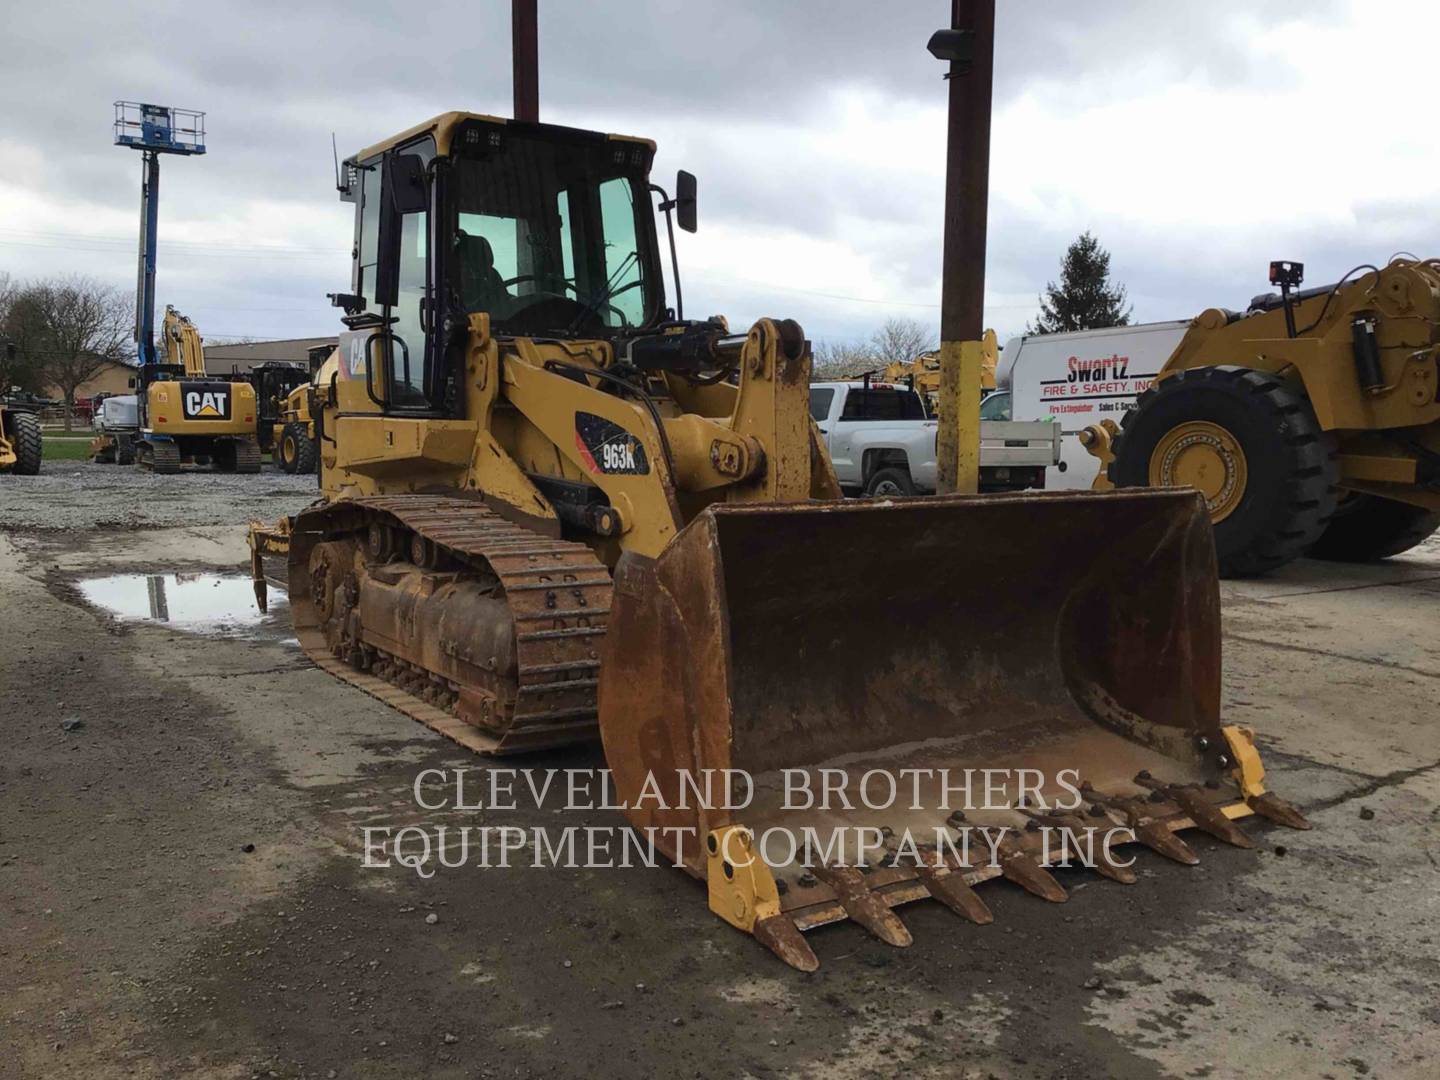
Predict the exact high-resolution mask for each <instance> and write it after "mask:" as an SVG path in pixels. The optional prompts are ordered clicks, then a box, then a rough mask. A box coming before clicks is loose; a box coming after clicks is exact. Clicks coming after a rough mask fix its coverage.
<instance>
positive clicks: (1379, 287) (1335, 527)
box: [1086, 258, 1440, 577]
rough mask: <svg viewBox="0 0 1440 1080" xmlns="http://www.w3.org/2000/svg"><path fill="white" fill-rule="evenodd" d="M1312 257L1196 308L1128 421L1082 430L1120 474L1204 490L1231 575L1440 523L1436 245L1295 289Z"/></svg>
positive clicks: (1386, 551)
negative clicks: (1238, 296) (1243, 302)
mask: <svg viewBox="0 0 1440 1080" xmlns="http://www.w3.org/2000/svg"><path fill="white" fill-rule="evenodd" d="M1302 272H1303V267H1302V266H1301V265H1300V264H1299V263H1291V262H1275V263H1271V265H1270V283H1271V284H1272V285H1277V286H1279V288H1280V292H1279V294H1274V293H1271V294H1268V295H1263V296H1258V297H1256V298H1255V299H1254V300H1253V301H1251V303H1250V306H1249V308H1248V309H1247V310H1246V312H1245V313H1244V314H1243V315H1242V314H1237V313H1235V312H1232V311H1226V310H1224V309H1222V308H1211V309H1210V310H1208V311H1205V312H1202V313H1201V314H1200V315H1198V316H1197V317H1196V318H1195V320H1194V321H1193V322H1192V324H1191V326H1190V330H1189V331H1188V332H1187V333H1186V335H1185V337H1184V338H1183V339H1182V340H1181V342H1180V344H1179V345H1178V346H1177V347H1176V349H1175V352H1174V354H1173V355H1172V356H1171V357H1170V359H1169V360H1168V361H1167V362H1166V364H1165V366H1164V368H1163V369H1161V371H1160V373H1159V375H1158V376H1157V378H1156V380H1155V383H1154V385H1153V386H1152V387H1151V388H1150V389H1149V390H1147V391H1146V392H1145V393H1144V394H1142V395H1141V396H1140V399H1139V400H1138V401H1137V402H1136V404H1135V407H1134V408H1133V409H1132V410H1131V411H1130V412H1128V413H1127V414H1126V416H1125V419H1124V423H1123V426H1122V427H1121V428H1120V430H1119V432H1118V433H1115V432H1109V431H1105V430H1102V429H1099V428H1095V429H1091V430H1090V431H1089V432H1087V435H1086V445H1087V447H1088V448H1089V449H1090V451H1091V453H1092V454H1095V455H1096V456H1097V457H1100V458H1101V460H1102V461H1106V460H1108V461H1109V465H1108V470H1107V475H1108V479H1109V481H1110V482H1111V483H1112V484H1113V485H1114V486H1118V487H1131V486H1141V485H1150V486H1154V487H1160V486H1189V487H1193V488H1195V489H1196V490H1198V491H1199V492H1201V494H1203V495H1204V497H1205V500H1206V504H1207V508H1208V510H1209V512H1210V517H1211V519H1212V520H1213V521H1214V523H1215V543H1216V547H1217V549H1218V552H1219V561H1220V570H1221V573H1222V574H1225V575H1227V576H1236V577H1243V576H1249V575H1254V574H1261V573H1265V572H1266V571H1269V570H1273V569H1275V568H1276V567H1279V566H1282V565H1284V564H1285V563H1287V562H1289V561H1290V560H1292V559H1295V558H1297V557H1299V556H1301V555H1305V554H1308V555H1310V556H1312V557H1316V558H1322V559H1338V560H1342V561H1352V562H1366V561H1370V560H1374V559H1383V558H1386V557H1388V556H1391V555H1398V554H1399V553H1400V552H1402V551H1407V550H1409V549H1410V548H1412V547H1414V546H1415V545H1416V544H1419V543H1420V542H1421V541H1423V540H1424V539H1425V538H1426V537H1428V536H1430V535H1431V534H1432V533H1434V532H1435V531H1436V530H1437V529H1440V260H1435V259H1430V260H1426V261H1423V262H1422V261H1417V260H1414V259H1409V258H1397V259H1394V260H1393V261H1391V262H1390V264H1389V265H1388V266H1385V267H1384V268H1383V269H1382V268H1379V267H1375V266H1359V267H1356V268H1355V269H1354V270H1352V271H1351V272H1350V273H1349V274H1347V275H1346V276H1345V278H1342V279H1341V280H1340V281H1339V282H1338V283H1336V284H1334V285H1329V286H1325V287H1322V288H1318V289H1307V290H1304V291H1301V292H1292V291H1291V290H1292V289H1294V288H1295V287H1296V286H1298V285H1299V284H1301V278H1302ZM1112 436H1114V437H1112ZM1112 455H1113V456H1112Z"/></svg>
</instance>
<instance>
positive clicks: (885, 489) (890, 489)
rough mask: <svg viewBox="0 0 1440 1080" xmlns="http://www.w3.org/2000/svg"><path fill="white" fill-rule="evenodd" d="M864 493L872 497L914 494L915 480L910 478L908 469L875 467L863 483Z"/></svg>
mask: <svg viewBox="0 0 1440 1080" xmlns="http://www.w3.org/2000/svg"><path fill="white" fill-rule="evenodd" d="M865 494H866V495H868V496H869V497H870V498H872V499H886V498H893V497H895V496H896V495H914V494H915V482H914V481H913V480H911V479H910V470H909V469H876V470H875V473H874V475H873V476H871V477H870V480H869V482H867V483H866V485H865Z"/></svg>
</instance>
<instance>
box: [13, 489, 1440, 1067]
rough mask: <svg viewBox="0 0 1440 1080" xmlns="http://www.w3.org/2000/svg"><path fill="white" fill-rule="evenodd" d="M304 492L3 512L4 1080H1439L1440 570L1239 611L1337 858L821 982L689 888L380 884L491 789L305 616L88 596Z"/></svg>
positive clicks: (1244, 714)
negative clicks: (388, 836)
mask: <svg viewBox="0 0 1440 1080" xmlns="http://www.w3.org/2000/svg"><path fill="white" fill-rule="evenodd" d="M312 495H313V487H311V486H309V485H308V484H307V483H306V482H304V481H296V480H294V479H292V478H282V477H277V476H276V475H275V474H273V473H268V474H266V475H262V476H259V477H248V478H238V477H226V478H221V479H218V480H217V479H216V478H214V477H209V476H206V477H182V478H179V479H177V480H174V481H171V482H167V483H165V484H164V485H163V487H162V486H161V485H159V484H158V483H157V482H156V480H155V479H154V478H150V477H146V476H144V475H143V474H139V473H137V472H136V471H134V470H120V469H115V468H108V469H107V468H105V467H99V466H89V465H75V466H70V465H66V466H64V467H63V468H60V469H57V470H55V471H52V472H50V473H48V474H47V475H44V476H41V477H38V478H34V479H30V478H19V477H0V522H4V523H6V526H7V527H6V530H5V532H4V534H3V535H0V611H3V612H4V618H3V619H0V723H3V727H4V734H5V749H6V752H5V753H4V754H3V755H0V910H3V918H0V1046H3V1047H5V1050H4V1053H3V1054H0V1076H4V1077H11V1076H34V1077H51V1076H92V1077H109V1076H137V1077H176V1076H196V1077H250V1076H282V1077H298V1076H307V1077H308V1076H315V1077H324V1076H341V1077H348V1076H374V1077H415V1076H439V1077H475V1076H495V1077H542V1076H543V1077H549V1076H594V1075H613V1076H645V1075H665V1076H697V1077H731V1076H755V1077H764V1076H799V1077H804V1076H816V1077H819V1076H825V1077H857V1076H890V1075H896V1074H903V1075H907V1076H935V1077H952V1076H975V1077H986V1076H992V1075H993V1076H1001V1077H1010V1076H1025V1077H1028V1076H1037V1077H1052V1076H1057V1077H1058V1076H1064V1077H1099V1076H1112V1077H1161V1076H1175V1077H1230V1076H1242V1075H1243V1076H1272V1077H1290V1076H1316V1077H1319V1076H1329V1077H1336V1078H1344V1077H1357V1076H1367V1075H1369V1076H1383V1077H1392V1076H1416V1077H1419V1076H1433V1075H1434V1071H1433V1070H1434V1061H1435V1059H1436V1057H1437V1055H1440V996H1437V993H1436V987H1437V986H1440V834H1437V821H1440V724H1437V708H1436V703H1437V700H1440V694H1437V691H1440V634H1437V630H1440V618H1437V616H1436V610H1437V601H1440V544H1436V543H1434V542H1432V543H1431V544H1430V545H1428V546H1427V547H1426V548H1424V549H1422V550H1421V551H1419V552H1417V553H1412V554H1411V555H1410V556H1409V557H1407V558H1404V559H1397V560H1394V561H1393V562H1391V563H1390V564H1388V565H1385V566H1376V567H1365V568H1355V567H1337V566H1332V565H1324V564H1319V563H1301V564H1297V565H1295V566H1293V567H1291V568H1289V569H1288V570H1287V571H1286V572H1284V573H1282V574H1280V575H1278V576H1276V577H1274V578H1271V579H1268V580H1265V581H1261V582H1253V583H1245V584H1228V585H1227V586H1226V587H1225V614H1226V636H1227V651H1226V670H1225V708H1226V712H1227V715H1228V716H1229V717H1230V718H1232V719H1235V720H1239V721H1242V722H1245V723H1250V724H1253V725H1254V726H1255V727H1256V728H1258V729H1259V730H1260V732H1261V736H1262V745H1263V748H1264V750H1265V752H1266V761H1267V764H1268V766H1269V768H1270V771H1271V780H1272V782H1273V786H1274V787H1275V788H1276V789H1277V790H1279V791H1281V792H1282V793H1283V794H1285V795H1287V796H1289V797H1291V798H1292V799H1293V800H1294V801H1296V802H1297V803H1298V804H1299V805H1300V806H1301V807H1302V809H1303V810H1304V811H1305V812H1306V813H1307V814H1308V815H1309V816H1310V818H1311V819H1312V820H1313V821H1314V823H1315V825H1316V828H1315V830H1314V831H1312V832H1308V833H1299V832H1293V831H1289V830H1283V829H1279V828H1275V827H1264V826H1261V827H1255V826H1251V827H1250V829H1251V831H1252V833H1254V834H1255V835H1256V836H1257V837H1258V845H1257V848H1256V849H1255V850H1253V851H1243V850H1238V849H1233V848H1228V847H1223V846H1222V845H1219V844H1217V843H1214V842H1210V841H1208V840H1207V839H1206V838H1204V837H1199V838H1196V839H1193V840H1192V843H1193V844H1194V846H1195V847H1196V849H1197V850H1198V851H1199V852H1200V855H1201V858H1202V863H1201V865H1199V866H1197V867H1193V868H1187V867H1182V866H1179V865H1176V864H1172V863H1168V862H1166V861H1164V860H1161V859H1160V858H1159V857H1158V856H1153V855H1149V854H1146V855H1144V856H1142V858H1141V861H1140V863H1139V865H1138V869H1139V870H1140V871H1141V880H1140V881H1139V883H1138V884H1136V885H1134V886H1131V887H1128V888H1126V887H1123V886H1119V885H1114V884H1110V883H1107V882H1104V881H1101V880H1100V879H1098V878H1096V877H1095V876H1094V875H1088V874H1084V873H1080V872H1076V873H1074V874H1072V875H1067V876H1066V877H1065V878H1064V880H1065V883H1066V885H1067V886H1068V887H1070V888H1071V899H1070V901H1069V903H1068V904H1066V905H1065V906H1064V907H1056V906H1054V905H1050V904H1046V903H1044V902H1042V901H1039V900H1036V899H1033V898H1031V897H1029V896H1028V895H1026V894H1024V893H1022V892H1020V891H1019V890H1017V889H1015V888H1014V887H1012V886H1010V885H1008V884H1005V883H993V884H989V885H987V886H986V887H985V893H984V895H985V897H986V899H987V900H988V901H989V902H990V904H991V906H992V908H993V909H994V911H995V916H996V920H995V924H994V925H992V926H988V927H975V926H971V925H969V924H967V923H963V922H961V921H960V920H958V919H957V918H956V917H955V916H954V915H952V914H950V913H949V912H947V911H945V910H944V909H943V908H941V907H940V906H939V905H935V904H928V903H926V904H918V905H911V906H910V907H908V908H906V909H905V911H904V916H905V920H906V922H907V923H908V924H909V925H910V927H911V929H912V930H913V932H914V936H915V945H914V947H912V948H910V949H907V950H899V949H892V948H890V947H887V946H885V945H882V944H879V943H878V942H876V941H874V940H873V939H871V938H869V937H868V936H867V935H866V934H865V933H864V932H863V931H861V930H860V929H859V928H858V927H856V926H855V925H853V924H846V925H843V926H838V927H833V928H829V929H826V930H821V931H818V932H816V933H814V934H812V935H810V940H811V941H812V943H813V944H814V946H815V948H816V951H817V953H818V954H819V956H820V959H821V963H822V967H821V969H820V971H819V972H818V973H816V974H813V975H808V976H807V975H801V974H799V973H796V972H793V971H791V970H789V969H788V968H786V967H784V966H783V965H781V964H780V963H778V962H777V961H775V960H774V959H773V958H772V957H771V956H770V955H769V954H768V953H766V952H765V951H764V950H763V949H761V948H760V947H759V946H757V945H756V944H755V943H754V942H753V941H751V940H749V939H747V938H746V937H744V936H743V935H741V934H739V933H737V932H735V931H733V930H730V929H729V928H727V927H726V926H724V925H723V924H721V923H720V922H719V921H718V920H716V919H715V918H714V917H713V916H712V915H711V914H710V913H709V912H708V911H707V909H706V906H705V897H704V890H703V888H701V887H700V886H698V885H695V884H693V883H691V882H690V881H688V880H687V879H685V878H683V877H682V876H681V875H680V874H679V873H678V872H676V871H673V870H664V869H656V870H651V869H643V868H635V869H630V870H624V869H604V870H555V869H549V870H540V869H533V868H529V867H519V868H513V869H509V870H501V869H488V870H481V869H475V868H469V869H463V870H441V871H440V872H438V873H436V874H435V876H434V877H432V878H429V879H422V878H420V877H418V876H416V875H415V874H414V873H411V872H410V871H407V870H404V869H401V868H398V867H397V868H392V869H388V870H380V869H366V868H363V867H362V865H361V854H362V837H361V831H360V830H361V828H362V826H364V825H366V824H374V823H383V824H392V825H398V824H404V823H406V822H409V821H419V820H426V818H425V816H424V815H423V814H422V813H421V812H420V811H419V810H418V809H417V807H416V805H415V803H414V799H413V797H412V785H413V783H414V781H415V777H416V774H417V772H418V771H419V770H421V769H423V768H426V767H440V768H455V767H461V766H471V767H476V766H477V765H479V764H480V762H479V760H478V759H475V758H473V757H471V756H470V755H468V754H466V753H465V752H463V751H460V750H459V749H458V748H456V747H454V746H453V745H452V744H450V743H448V742H446V741H444V740H442V739H440V738H439V737H437V736H433V735H432V734H431V733H430V732H428V731H427V730H426V729H424V728H422V727H420V726H418V725H416V724H414V723H412V722H411V721H409V720H406V719H404V718H403V717H400V716H399V715H398V714H395V713H393V712H391V711H390V710H388V709H387V708H386V707H384V706H383V705H381V704H379V703H378V702H376V701H374V700H372V699H370V698H368V697H366V696H364V695H363V694H361V693H360V692H358V691H356V690H353V689H350V688H347V687H344V686H342V685H340V684H338V683H336V682H334V681H332V680H331V679H330V678H329V677H328V676H326V675H324V674H322V673H320V672H319V671H316V670H314V669H312V668H311V667H310V666H309V665H308V664H306V663H305V662H304V661H303V659H302V658H301V656H300V655H299V653H298V652H297V651H296V649H295V647H294V646H293V644H291V643H290V642H288V641H287V640H286V637H287V631H286V629H285V626H284V623H283V619H281V620H271V621H268V622H256V623H254V624H253V625H249V626H245V627H240V626H232V627H231V628H230V629H228V630H227V631H224V632H220V633H210V634H192V633H184V632H179V631H176V630H174V629H166V628H163V627H160V626H156V625H153V624H150V623H148V622H126V621H120V620H116V619H114V618H112V617H110V616H108V615H106V614H104V613H102V612H100V611H98V610H96V609H94V608H92V607H90V606H88V605H87V604H86V603H85V602H84V600H83V599H82V597H81V594H80V592H79V591H78V589H77V582H79V581H81V580H82V579H86V578H90V577H94V576H97V575H109V574H116V573H119V572H123V571H143V570H163V571H176V570H183V571H200V570H206V569H210V570H213V569H216V568H222V569H224V568H230V569H238V568H239V567H240V566H241V564H242V562H243V560H244V556H245V548H244V540H243V529H242V528H241V527H240V526H241V525H243V523H244V522H245V521H246V520H247V519H249V518H251V517H252V516H274V515H276V514H278V513H280V512H283V511H286V510H293V509H297V508H299V507H300V506H302V505H304V504H305V503H306V502H307V501H309V499H310V498H311V497H312ZM75 721H79V722H80V723H79V726H76V724H75ZM528 764H532V765H534V766H539V767H544V766H551V765H560V766H588V765H594V764H598V760H597V758H596V755H594V754H591V753H571V754H565V755H559V754H552V755H548V756H545V757H544V758H543V759H542V760H540V761H534V762H529V763H528ZM500 813H501V812H499V811H494V812H489V813H482V814H478V815H476V814H470V815H458V814H452V817H454V819H455V820H459V819H460V818H461V817H465V818H466V819H467V820H470V821H474V820H476V819H477V818H478V819H481V820H484V819H486V818H489V819H491V820H492V821H493V820H496V819H497V818H498V817H499V815H500ZM556 813H557V811H556V810H555V809H554V808H553V807H551V806H549V805H548V804H547V806H546V807H545V808H544V809H540V808H533V807H532V808H531V809H529V810H524V809H522V810H518V811H511V812H506V813H505V814H504V815H503V816H504V820H505V823H507V824H516V825H520V826H522V827H528V826H532V825H543V824H546V823H549V822H553V821H554V820H555V815H556ZM581 817H582V820H580V821H578V822H576V823H578V824H615V823H616V822H617V821H618V817H617V815H614V814H610V813H607V812H603V811H594V812H591V813H588V814H585V815H581ZM432 819H433V815H432ZM432 916H433V917H432Z"/></svg>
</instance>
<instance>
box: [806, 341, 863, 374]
mask: <svg viewBox="0 0 1440 1080" xmlns="http://www.w3.org/2000/svg"><path fill="white" fill-rule="evenodd" d="M877 366H879V361H878V360H877V359H876V356H875V352H874V350H873V349H872V348H871V347H870V344H869V343H868V342H856V341H838V342H837V341H821V342H817V343H816V344H815V347H814V350H813V362H812V364H811V366H810V379H811V381H812V382H833V381H836V380H839V379H853V378H855V377H856V376H858V375H862V374H864V373H865V372H867V371H873V370H874V369H875V368H876V367H877Z"/></svg>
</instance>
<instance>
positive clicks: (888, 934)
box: [814, 866, 914, 948]
mask: <svg viewBox="0 0 1440 1080" xmlns="http://www.w3.org/2000/svg"><path fill="white" fill-rule="evenodd" d="M814 874H815V876H816V877H818V878H819V879H820V880H821V881H823V882H825V884H826V885H829V886H830V888H832V889H834V890H835V899H836V900H838V901H839V902H840V906H841V907H843V908H844V909H845V914H846V915H849V916H850V918H852V919H854V920H855V921H856V922H857V923H859V924H860V925H861V926H863V927H864V928H865V929H866V930H869V931H870V933H872V934H874V935H875V936H876V937H877V938H879V939H880V940H881V941H883V942H885V943H886V944H887V945H895V946H897V947H900V948H904V947H905V946H907V945H910V944H911V943H912V942H913V940H914V939H913V938H911V937H910V931H909V930H907V929H906V928H905V924H904V923H903V922H901V921H900V916H898V915H896V914H895V913H894V912H893V911H891V910H890V906H889V905H888V904H886V903H885V901H884V900H883V899H882V898H881V897H879V896H876V895H875V894H874V893H873V892H871V891H870V888H869V886H867V885H866V884H865V879H864V878H863V877H862V876H861V875H860V871H858V870H856V869H855V868H854V867H853V866H817V867H815V868H814Z"/></svg>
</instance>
